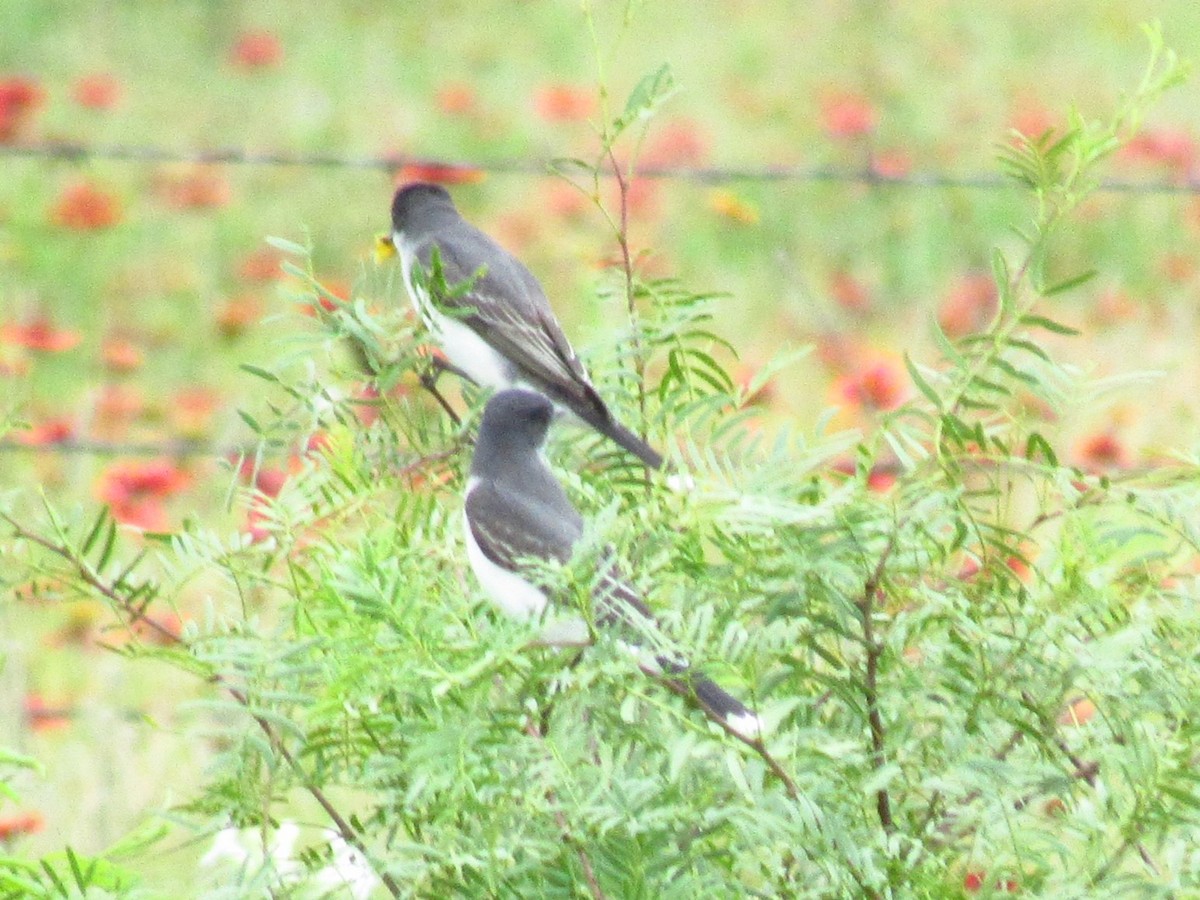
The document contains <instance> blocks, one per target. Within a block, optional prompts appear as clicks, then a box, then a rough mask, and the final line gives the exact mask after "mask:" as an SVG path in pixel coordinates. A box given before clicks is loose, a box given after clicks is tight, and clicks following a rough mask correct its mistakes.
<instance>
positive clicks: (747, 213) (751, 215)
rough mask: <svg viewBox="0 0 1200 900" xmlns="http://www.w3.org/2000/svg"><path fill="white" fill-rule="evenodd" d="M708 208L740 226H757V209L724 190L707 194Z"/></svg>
mask: <svg viewBox="0 0 1200 900" xmlns="http://www.w3.org/2000/svg"><path fill="white" fill-rule="evenodd" d="M708 206H709V208H710V209H711V210H712V211H713V212H715V213H716V214H717V215H719V216H722V217H724V218H726V219H729V220H731V221H733V222H737V223H738V224H740V225H757V224H758V220H759V215H758V207H756V206H755V205H754V204H753V203H750V202H749V201H748V200H743V199H742V198H741V197H739V196H738V195H737V194H735V193H734V192H733V191H730V190H727V189H725V188H718V189H716V190H714V191H712V192H710V193H709V195H708Z"/></svg>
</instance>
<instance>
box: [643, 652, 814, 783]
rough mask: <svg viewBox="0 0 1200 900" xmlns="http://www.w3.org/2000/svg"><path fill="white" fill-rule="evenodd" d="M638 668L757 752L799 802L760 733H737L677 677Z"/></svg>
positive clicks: (788, 780)
mask: <svg viewBox="0 0 1200 900" xmlns="http://www.w3.org/2000/svg"><path fill="white" fill-rule="evenodd" d="M639 668H641V670H642V672H644V673H645V674H646V675H648V676H650V677H651V678H654V679H655V680H656V681H658V682H659V683H660V684H661V685H663V686H664V687H665V688H666V689H667V690H669V691H670V692H671V693H672V694H676V695H678V696H680V697H683V698H684V699H685V700H687V701H689V702H690V703H693V704H695V705H696V706H697V707H698V708H699V709H700V711H701V712H703V713H704V715H705V716H706V717H707V718H708V719H709V721H711V722H714V723H715V724H716V725H717V726H718V727H719V728H720V729H721V730H722V731H724V732H725V733H726V734H728V735H729V736H730V737H733V738H735V739H737V740H739V741H741V742H742V743H743V744H745V745H746V746H747V747H749V748H750V749H751V750H753V751H754V752H755V753H757V754H758V755H759V756H760V757H762V761H763V762H764V763H766V765H767V768H768V769H769V770H770V771H771V774H772V775H774V776H775V777H776V778H778V779H779V781H780V782H781V783H782V784H783V788H784V790H785V791H787V795H788V796H789V797H790V798H791V799H792V800H793V802H799V800H800V790H799V789H798V788H797V787H796V782H795V781H794V780H793V779H792V776H791V775H789V774H788V772H787V769H785V768H784V767H783V765H782V764H781V763H780V762H779V760H777V759H776V758H775V757H774V756H772V755H771V752H770V751H769V750H768V749H767V746H766V744H764V743H763V739H762V736H761V735H760V736H759V737H755V738H749V737H746V736H745V735H743V734H739V733H738V732H737V731H736V730H734V728H733V727H732V726H731V725H729V723H728V722H726V721H725V720H724V719H723V718H721V717H720V716H718V715H716V714H715V713H714V712H712V711H711V710H710V709H708V707H706V706H705V705H704V704H703V703H698V702H697V701H696V692H695V691H693V690H692V689H691V688H690V687H688V686H687V684H685V683H684V682H682V681H680V680H679V679H677V678H663V677H662V676H661V675H660V674H659V673H658V672H657V671H656V670H653V669H650V668H648V667H645V666H639Z"/></svg>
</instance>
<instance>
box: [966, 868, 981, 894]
mask: <svg viewBox="0 0 1200 900" xmlns="http://www.w3.org/2000/svg"><path fill="white" fill-rule="evenodd" d="M982 888H983V873H982V872H968V873H967V877H966V878H964V879H963V890H965V891H967V892H969V893H972V894H974V893H975V892H976V891H979V890H981V889H982Z"/></svg>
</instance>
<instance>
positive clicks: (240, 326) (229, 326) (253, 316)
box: [215, 294, 262, 338]
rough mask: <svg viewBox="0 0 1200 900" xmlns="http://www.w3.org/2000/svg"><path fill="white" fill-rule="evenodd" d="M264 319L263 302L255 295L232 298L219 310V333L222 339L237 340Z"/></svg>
mask: <svg viewBox="0 0 1200 900" xmlns="http://www.w3.org/2000/svg"><path fill="white" fill-rule="evenodd" d="M260 318H262V301H261V300H260V299H259V298H258V297H257V296H256V295H254V294H241V295H240V296H237V297H231V298H230V299H228V300H226V301H225V302H224V303H223V304H221V306H220V307H218V308H217V312H216V314H215V319H216V324H217V331H219V332H221V336H222V337H226V338H235V337H240V336H241V335H242V334H244V333H245V332H246V331H247V330H248V329H249V328H250V326H251V325H253V324H254V323H255V322H257V321H258V320H259V319H260Z"/></svg>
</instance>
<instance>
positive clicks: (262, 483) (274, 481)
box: [254, 467, 288, 497]
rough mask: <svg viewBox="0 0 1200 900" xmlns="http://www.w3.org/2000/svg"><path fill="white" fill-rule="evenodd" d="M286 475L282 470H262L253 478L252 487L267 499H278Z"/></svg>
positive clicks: (286, 477)
mask: <svg viewBox="0 0 1200 900" xmlns="http://www.w3.org/2000/svg"><path fill="white" fill-rule="evenodd" d="M287 479H288V473H287V472H285V471H284V470H283V469H276V468H269V467H268V468H262V469H259V470H258V475H256V476H255V478H254V487H255V488H256V489H257V490H259V491H260V492H262V493H263V494H265V495H266V496H268V497H278V496H279V492H280V491H282V490H283V485H284V482H286V481H287Z"/></svg>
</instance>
